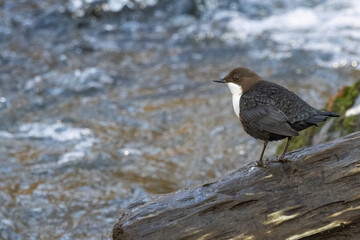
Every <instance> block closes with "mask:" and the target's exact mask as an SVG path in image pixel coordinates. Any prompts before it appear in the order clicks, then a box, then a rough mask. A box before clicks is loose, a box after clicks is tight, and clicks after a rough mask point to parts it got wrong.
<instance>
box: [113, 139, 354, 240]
mask: <svg viewBox="0 0 360 240" xmlns="http://www.w3.org/2000/svg"><path fill="white" fill-rule="evenodd" d="M286 158H287V159H289V161H288V162H277V161H276V158H273V159H270V160H269V161H268V165H267V167H266V168H260V167H255V164H254V163H253V164H248V165H246V166H244V167H243V168H241V169H239V170H237V171H234V172H231V173H229V174H227V175H226V176H225V177H223V178H222V179H218V180H214V181H212V182H209V183H206V184H204V185H202V186H194V187H191V188H189V189H184V190H180V191H178V192H175V193H172V194H165V195H157V196H150V197H148V198H146V199H143V200H141V201H139V202H136V203H134V204H132V205H130V206H129V207H128V208H127V209H125V210H124V212H123V215H122V217H121V219H120V220H119V222H118V223H117V224H115V226H114V228H113V239H114V240H119V239H136V240H140V239H156V240H157V239H164V240H165V239H166V240H171V239H216V240H219V239H247V240H257V239H276V240H278V239H286V240H295V239H360V132H356V133H353V134H350V135H348V136H346V137H343V138H339V139H336V140H334V141H332V142H328V143H324V144H319V145H315V146H312V147H309V148H304V149H299V150H296V151H294V152H291V153H289V154H287V155H286Z"/></svg>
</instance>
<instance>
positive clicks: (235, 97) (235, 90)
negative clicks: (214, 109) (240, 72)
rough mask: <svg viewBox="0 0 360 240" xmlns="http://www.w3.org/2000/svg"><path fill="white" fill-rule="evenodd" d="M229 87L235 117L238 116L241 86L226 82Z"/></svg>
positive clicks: (241, 92)
mask: <svg viewBox="0 0 360 240" xmlns="http://www.w3.org/2000/svg"><path fill="white" fill-rule="evenodd" d="M226 84H227V85H228V87H229V88H230V92H231V93H232V102H233V107H234V112H235V114H236V116H237V117H239V116H240V98H241V95H242V94H243V91H242V88H241V87H240V86H239V85H237V84H235V83H226Z"/></svg>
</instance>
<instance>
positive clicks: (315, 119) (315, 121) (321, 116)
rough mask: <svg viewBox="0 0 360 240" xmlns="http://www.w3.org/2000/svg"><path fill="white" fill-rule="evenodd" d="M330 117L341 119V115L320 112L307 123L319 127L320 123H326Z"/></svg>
mask: <svg viewBox="0 0 360 240" xmlns="http://www.w3.org/2000/svg"><path fill="white" fill-rule="evenodd" d="M328 117H339V114H337V113H334V112H327V111H318V113H317V114H315V115H313V116H312V117H310V118H309V119H307V120H306V122H308V123H310V124H313V125H317V124H318V123H321V122H324V121H326V119H327V118H328Z"/></svg>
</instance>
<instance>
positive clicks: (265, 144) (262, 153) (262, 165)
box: [257, 141, 269, 167]
mask: <svg viewBox="0 0 360 240" xmlns="http://www.w3.org/2000/svg"><path fill="white" fill-rule="evenodd" d="M268 142H269V141H264V147H263V150H262V152H261V155H260V160H259V161H258V162H257V165H258V167H264V164H263V160H262V159H263V156H264V152H265V148H266V146H267V144H268Z"/></svg>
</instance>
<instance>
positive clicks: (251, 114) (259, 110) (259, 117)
mask: <svg viewBox="0 0 360 240" xmlns="http://www.w3.org/2000/svg"><path fill="white" fill-rule="evenodd" d="M243 102H245V101H242V102H241V104H242V103H243ZM242 106H244V104H242ZM240 115H241V118H242V119H243V121H246V122H247V123H249V124H251V125H253V126H254V127H255V128H258V129H260V130H262V131H267V132H269V133H273V134H278V135H283V136H289V137H290V136H298V135H299V134H298V132H297V131H296V130H294V129H292V128H291V127H290V125H289V123H288V119H287V117H286V116H285V114H284V113H283V112H282V111H280V110H279V109H278V108H276V107H275V106H272V105H257V106H254V107H251V108H248V107H243V108H241V109H240Z"/></svg>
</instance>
